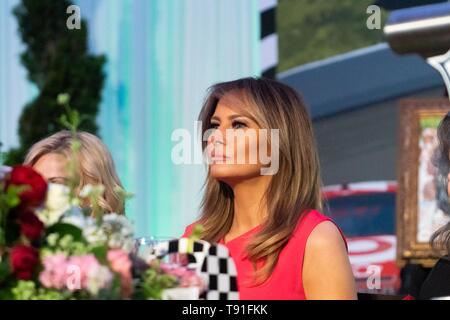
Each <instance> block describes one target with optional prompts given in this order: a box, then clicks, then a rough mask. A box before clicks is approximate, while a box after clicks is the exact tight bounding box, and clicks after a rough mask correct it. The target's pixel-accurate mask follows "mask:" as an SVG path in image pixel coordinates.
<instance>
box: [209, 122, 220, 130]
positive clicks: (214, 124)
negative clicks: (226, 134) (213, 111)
mask: <svg viewBox="0 0 450 320" xmlns="http://www.w3.org/2000/svg"><path fill="white" fill-rule="evenodd" d="M218 127H219V124H218V123H211V124H210V125H209V128H210V129H217V128H218Z"/></svg>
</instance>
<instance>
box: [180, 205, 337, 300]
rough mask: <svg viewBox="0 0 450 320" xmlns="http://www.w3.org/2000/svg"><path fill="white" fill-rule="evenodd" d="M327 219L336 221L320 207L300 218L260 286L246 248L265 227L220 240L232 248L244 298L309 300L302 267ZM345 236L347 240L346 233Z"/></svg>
mask: <svg viewBox="0 0 450 320" xmlns="http://www.w3.org/2000/svg"><path fill="white" fill-rule="evenodd" d="M324 221H332V220H331V219H330V218H328V217H326V216H324V215H323V214H321V213H319V212H318V211H316V210H311V211H309V212H307V213H306V214H305V215H304V216H303V217H302V218H301V219H300V221H299V223H298V224H297V227H296V229H295V231H294V233H293V235H292V237H291V239H290V240H289V241H288V243H287V244H286V246H285V247H284V248H283V249H282V251H281V253H280V256H279V258H278V262H277V264H276V266H275V269H274V270H273V272H272V274H271V275H270V277H269V278H268V279H267V281H266V282H264V283H263V284H261V285H258V286H254V285H252V284H251V280H252V279H253V277H252V275H253V265H252V262H251V261H250V260H248V259H247V258H246V254H245V248H246V245H247V243H248V242H247V241H248V240H249V239H250V238H251V237H252V236H253V235H254V234H256V233H257V232H258V230H259V229H260V228H261V226H257V227H255V228H253V229H251V230H249V231H247V232H246V233H244V234H242V235H240V236H238V237H236V238H234V239H232V240H230V241H228V242H227V243H224V242H223V240H222V241H219V243H221V244H224V245H225V246H226V247H227V248H228V250H229V251H230V255H231V257H232V258H233V260H234V262H235V264H236V269H237V273H238V277H237V278H238V288H239V294H240V299H242V300H305V299H306V296H305V291H304V288H303V280H302V270H303V258H304V254H305V247H306V242H307V240H308V237H309V235H310V234H311V232H312V231H313V230H314V228H315V227H316V226H317V225H318V224H319V223H321V222H324ZM194 226H195V223H193V224H191V225H189V226H188V227H187V228H186V231H185V233H184V235H183V237H188V236H189V235H190V234H191V232H192V229H193V227H194ZM338 229H339V228H338ZM339 230H340V229H339ZM341 234H342V232H341ZM342 237H343V238H344V241H345V237H344V235H343V234H342Z"/></svg>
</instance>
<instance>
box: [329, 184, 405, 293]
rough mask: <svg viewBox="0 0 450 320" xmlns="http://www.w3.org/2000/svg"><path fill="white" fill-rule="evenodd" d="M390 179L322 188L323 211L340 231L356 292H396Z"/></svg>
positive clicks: (397, 277)
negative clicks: (347, 251) (347, 250)
mask: <svg viewBox="0 0 450 320" xmlns="http://www.w3.org/2000/svg"><path fill="white" fill-rule="evenodd" d="M396 190H397V184H396V182H394V181H371V182H358V183H349V184H343V185H330V186H326V187H325V188H323V196H324V198H325V200H326V201H325V210H324V211H325V213H326V214H327V215H328V216H329V217H331V218H332V219H333V220H334V221H335V222H336V223H337V224H338V225H339V227H340V228H341V229H342V231H343V232H344V234H345V236H346V238H347V243H348V249H349V257H350V262H351V264H352V269H353V274H354V276H355V279H356V284H357V290H358V292H363V293H364V292H365V293H382V294H396V293H398V290H399V288H400V269H399V268H398V267H397V265H396V262H395V260H396V233H395V196H396Z"/></svg>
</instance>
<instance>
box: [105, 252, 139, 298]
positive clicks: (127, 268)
mask: <svg viewBox="0 0 450 320" xmlns="http://www.w3.org/2000/svg"><path fill="white" fill-rule="evenodd" d="M107 258H108V261H109V263H110V265H111V269H112V270H113V271H114V272H116V273H118V274H119V275H120V284H121V288H122V295H123V296H124V297H126V298H128V297H130V296H131V294H132V293H133V287H132V281H133V279H132V276H131V261H130V258H129V256H128V253H126V252H125V251H124V250H122V249H113V250H109V251H108V254H107Z"/></svg>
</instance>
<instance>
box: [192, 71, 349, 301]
mask: <svg viewBox="0 0 450 320" xmlns="http://www.w3.org/2000/svg"><path fill="white" fill-rule="evenodd" d="M199 120H200V121H201V122H202V135H203V136H204V137H205V138H204V142H203V150H204V153H205V154H206V156H207V159H208V175H207V179H206V182H205V194H204V197H203V202H202V211H201V217H200V219H199V220H198V221H197V222H196V223H194V224H192V225H190V226H188V227H187V228H186V232H185V234H184V236H188V235H189V234H190V233H191V232H192V230H193V227H194V225H195V224H197V223H198V224H201V225H202V226H203V233H202V239H204V240H207V241H210V242H218V243H222V244H225V245H226V246H227V247H228V249H229V251H230V254H231V256H232V257H233V258H234V261H235V263H236V267H237V271H238V286H239V291H240V297H241V299H355V298H356V291H355V284H354V278H353V275H352V271H351V266H350V263H349V260H348V256H347V251H346V243H345V239H344V238H343V235H342V234H341V232H340V230H339V228H338V227H336V225H335V224H334V223H333V222H332V221H331V220H330V219H329V218H327V217H325V216H324V215H322V214H321V213H320V212H319V211H320V210H321V208H322V205H321V202H322V201H321V191H320V188H321V179H320V170H319V159H318V155H317V150H316V145H315V139H314V135H313V129H312V124H311V121H310V119H309V116H308V113H307V110H306V108H305V105H304V103H303V101H302V100H301V98H300V97H299V96H298V95H297V93H296V92H295V91H294V90H293V89H291V88H290V87H288V86H286V85H283V84H281V83H279V82H276V81H272V80H268V79H254V78H244V79H239V80H235V81H231V82H225V83H219V84H216V85H214V86H212V87H211V88H210V92H209V94H208V96H207V98H206V101H205V103H204V105H203V108H202V110H201V112H200V116H199ZM268 131H269V132H270V134H267V132H268ZM263 133H264V134H263ZM272 133H273V134H272ZM242 137H243V138H242ZM240 138H241V139H240ZM263 150H268V153H269V155H268V159H269V160H270V161H266V160H267V159H266V158H264V157H262V153H264V152H262V151H263ZM255 154H256V156H255ZM252 158H253V159H256V161H249V160H251V159H252ZM243 159H244V161H242V160H243Z"/></svg>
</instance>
